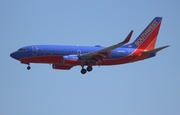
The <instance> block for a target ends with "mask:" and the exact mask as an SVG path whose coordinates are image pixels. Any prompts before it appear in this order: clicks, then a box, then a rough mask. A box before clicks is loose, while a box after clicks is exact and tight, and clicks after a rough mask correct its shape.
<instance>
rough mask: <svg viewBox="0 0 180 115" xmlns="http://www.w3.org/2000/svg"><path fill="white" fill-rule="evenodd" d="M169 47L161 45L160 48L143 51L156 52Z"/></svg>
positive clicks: (147, 52)
mask: <svg viewBox="0 0 180 115" xmlns="http://www.w3.org/2000/svg"><path fill="white" fill-rule="evenodd" d="M167 47H169V45H167V46H163V47H160V48H156V49H153V50H148V51H144V52H143V53H146V54H151V53H156V52H158V51H160V50H162V49H164V48H167Z"/></svg>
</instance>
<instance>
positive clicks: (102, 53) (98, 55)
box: [79, 30, 133, 60]
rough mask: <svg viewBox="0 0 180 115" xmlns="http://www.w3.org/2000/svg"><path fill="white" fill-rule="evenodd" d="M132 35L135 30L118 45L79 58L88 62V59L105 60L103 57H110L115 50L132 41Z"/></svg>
mask: <svg viewBox="0 0 180 115" xmlns="http://www.w3.org/2000/svg"><path fill="white" fill-rule="evenodd" d="M132 33H133V30H132V31H131V32H130V33H129V34H128V36H127V37H126V38H125V40H124V41H122V42H120V43H118V44H115V45H112V46H109V47H106V48H103V49H101V50H97V51H94V52H90V53H87V54H83V55H80V56H79V58H80V59H81V60H88V59H92V58H103V57H106V56H109V55H110V53H111V51H112V50H114V49H116V48H118V47H121V46H122V45H124V44H126V43H128V42H129V41H130V38H131V36H132Z"/></svg>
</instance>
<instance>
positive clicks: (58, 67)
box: [52, 64, 73, 70]
mask: <svg viewBox="0 0 180 115" xmlns="http://www.w3.org/2000/svg"><path fill="white" fill-rule="evenodd" d="M72 67H73V66H71V65H61V64H53V65H52V68H53V69H62V70H70V69H71V68H72Z"/></svg>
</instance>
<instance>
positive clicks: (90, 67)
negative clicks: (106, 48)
mask: <svg viewBox="0 0 180 115" xmlns="http://www.w3.org/2000/svg"><path fill="white" fill-rule="evenodd" d="M92 70H93V68H92V66H88V67H87V68H86V69H84V66H82V69H81V73H82V74H85V73H86V72H87V71H88V72H90V71H92Z"/></svg>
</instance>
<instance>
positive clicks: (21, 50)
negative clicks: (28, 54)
mask: <svg viewBox="0 0 180 115" xmlns="http://www.w3.org/2000/svg"><path fill="white" fill-rule="evenodd" d="M18 51H20V52H25V51H26V49H24V48H20V49H19V50H18Z"/></svg>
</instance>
